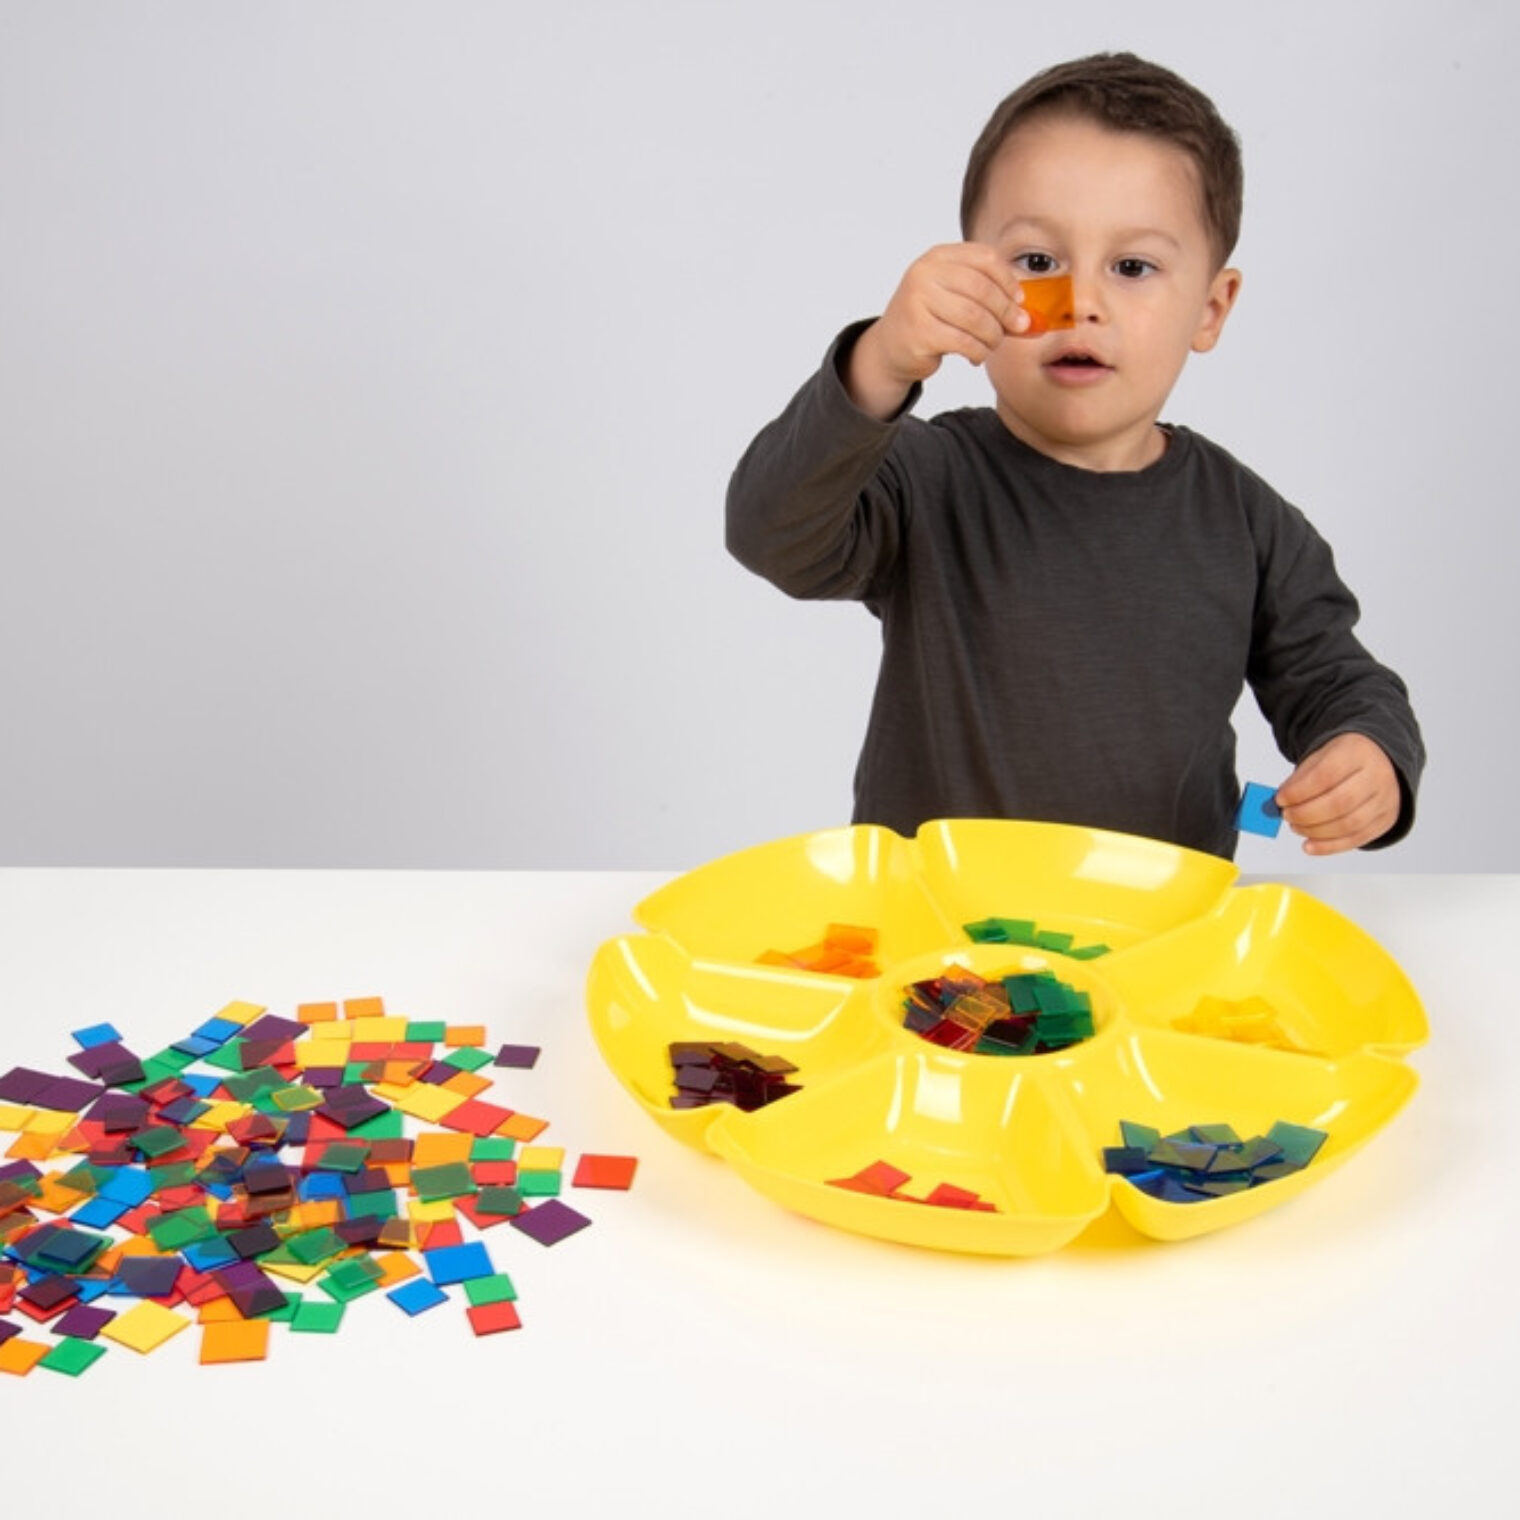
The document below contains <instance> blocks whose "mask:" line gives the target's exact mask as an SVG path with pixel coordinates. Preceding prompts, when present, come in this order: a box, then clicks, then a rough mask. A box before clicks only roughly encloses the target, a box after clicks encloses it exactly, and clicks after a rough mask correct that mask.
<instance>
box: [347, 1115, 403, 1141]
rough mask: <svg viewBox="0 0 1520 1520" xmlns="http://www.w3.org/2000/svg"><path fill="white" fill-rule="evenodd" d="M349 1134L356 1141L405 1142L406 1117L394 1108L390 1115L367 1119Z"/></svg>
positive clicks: (355, 1126)
mask: <svg viewBox="0 0 1520 1520" xmlns="http://www.w3.org/2000/svg"><path fill="white" fill-rule="evenodd" d="M349 1134H351V1135H352V1136H353V1137H354V1138H355V1139H356V1140H404V1139H405V1138H406V1115H405V1114H403V1113H402V1112H401V1111H400V1110H399V1109H394V1108H393V1109H391V1110H390V1111H389V1112H388V1113H383V1114H376V1115H375V1117H374V1118H373V1119H366V1120H365V1121H364V1123H363V1124H356V1125H354V1127H353V1128H352V1129H351V1130H349Z"/></svg>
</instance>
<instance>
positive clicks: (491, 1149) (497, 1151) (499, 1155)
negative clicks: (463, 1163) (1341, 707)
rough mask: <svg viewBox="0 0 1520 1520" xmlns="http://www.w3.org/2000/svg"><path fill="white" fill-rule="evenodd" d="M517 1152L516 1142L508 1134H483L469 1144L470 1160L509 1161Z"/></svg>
mask: <svg viewBox="0 0 1520 1520" xmlns="http://www.w3.org/2000/svg"><path fill="white" fill-rule="evenodd" d="M516 1154H517V1142H516V1141H515V1140H513V1139H512V1138H511V1137H510V1136H509V1135H485V1136H482V1137H481V1138H479V1139H477V1140H476V1141H475V1143H474V1144H473V1145H471V1146H470V1160H471V1161H510V1160H511V1159H512V1158H513V1157H514V1156H515V1155H516Z"/></svg>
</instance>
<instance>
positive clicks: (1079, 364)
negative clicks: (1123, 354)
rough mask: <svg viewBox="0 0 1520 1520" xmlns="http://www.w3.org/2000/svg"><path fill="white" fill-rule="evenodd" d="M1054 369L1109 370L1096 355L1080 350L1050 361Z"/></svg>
mask: <svg viewBox="0 0 1520 1520" xmlns="http://www.w3.org/2000/svg"><path fill="white" fill-rule="evenodd" d="M1050 364H1051V367H1052V368H1053V369H1107V368H1108V365H1106V364H1105V363H1104V362H1103V361H1102V360H1101V359H1100V358H1098V357H1097V355H1096V354H1089V353H1084V352H1082V351H1081V350H1080V349H1076V350H1073V351H1072V352H1070V353H1064V354H1060V355H1058V356H1057V357H1056V358H1054V359H1052V360H1051V361H1050Z"/></svg>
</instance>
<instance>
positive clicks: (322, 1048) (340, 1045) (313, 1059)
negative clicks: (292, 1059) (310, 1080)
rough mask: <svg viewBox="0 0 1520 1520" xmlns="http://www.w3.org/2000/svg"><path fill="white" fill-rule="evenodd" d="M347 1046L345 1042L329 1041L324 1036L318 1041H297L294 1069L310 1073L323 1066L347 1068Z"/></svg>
mask: <svg viewBox="0 0 1520 1520" xmlns="http://www.w3.org/2000/svg"><path fill="white" fill-rule="evenodd" d="M348 1045H349V1042H348V1041H347V1040H329V1039H328V1038H327V1036H326V1035H325V1034H323V1035H322V1036H321V1037H320V1038H318V1039H311V1040H301V1041H298V1042H297V1044H296V1067H297V1069H298V1070H300V1071H312V1070H316V1069H320V1068H321V1067H323V1066H347V1065H348Z"/></svg>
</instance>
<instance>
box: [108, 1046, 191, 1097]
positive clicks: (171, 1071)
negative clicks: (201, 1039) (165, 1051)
mask: <svg viewBox="0 0 1520 1520" xmlns="http://www.w3.org/2000/svg"><path fill="white" fill-rule="evenodd" d="M171 1054H173V1055H174V1056H175V1057H176V1058H178V1056H179V1054H180V1052H179V1051H173V1052H171ZM142 1065H143V1074H142V1081H140V1082H120V1083H118V1084H117V1086H119V1087H120V1088H121V1089H122V1090H123V1091H124V1092H136V1091H137V1090H138V1089H139V1088H142V1087H151V1086H152V1085H153V1084H154V1083H155V1082H162V1081H163V1080H164V1079H165V1078H166V1077H177V1076H178V1075H179V1074H180V1073H181V1072H182V1071H183V1070H184V1069H185V1066H188V1065H189V1062H188V1061H186V1062H185V1063H184V1065H179V1066H176V1065H171V1064H170V1063H169V1062H168V1061H161V1060H159V1058H158V1057H157V1056H149V1057H148V1058H147V1060H145V1061H144V1062H143V1063H142Z"/></svg>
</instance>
